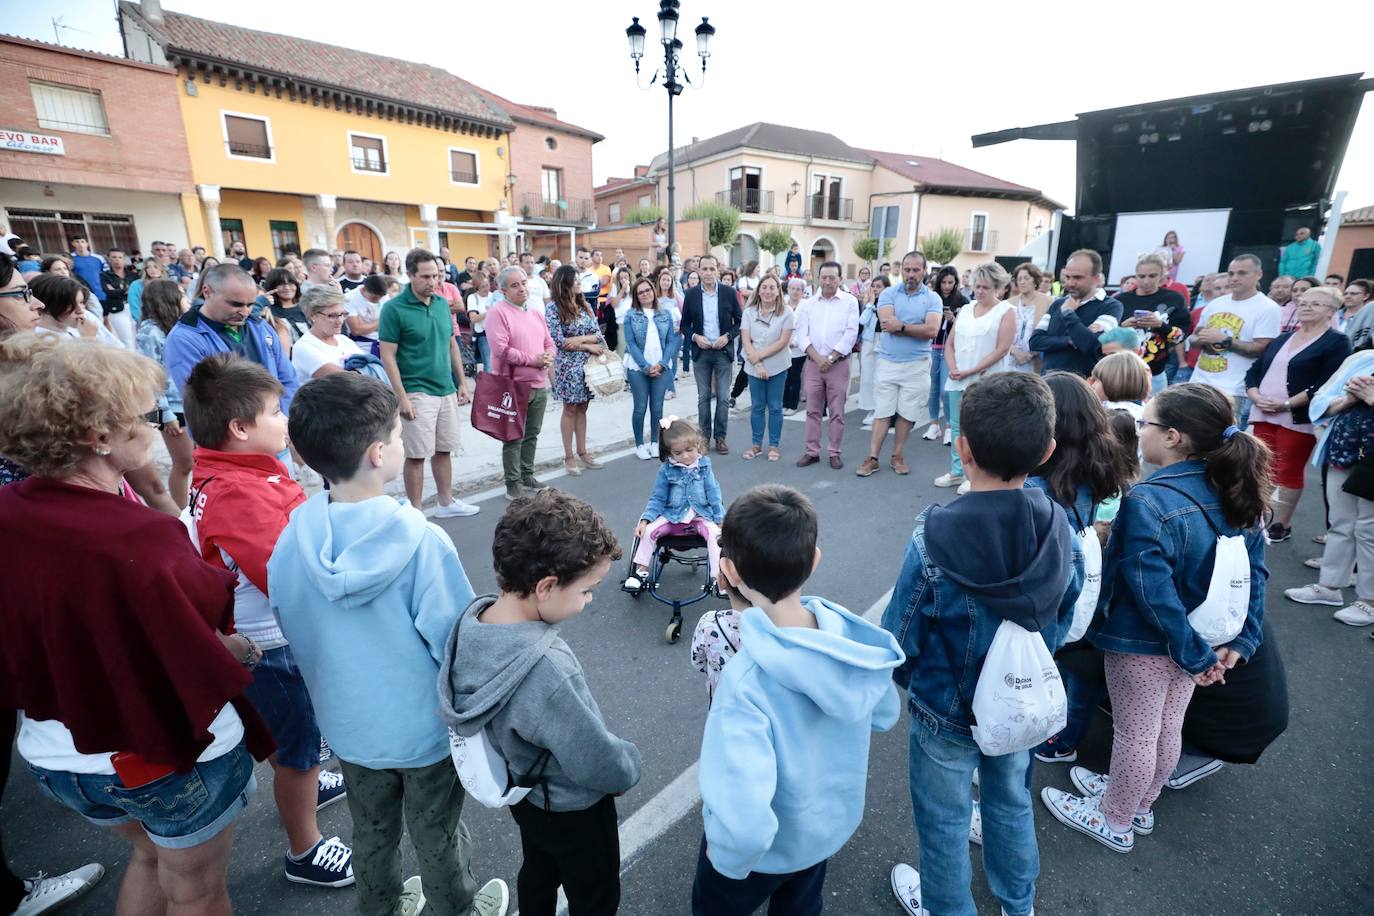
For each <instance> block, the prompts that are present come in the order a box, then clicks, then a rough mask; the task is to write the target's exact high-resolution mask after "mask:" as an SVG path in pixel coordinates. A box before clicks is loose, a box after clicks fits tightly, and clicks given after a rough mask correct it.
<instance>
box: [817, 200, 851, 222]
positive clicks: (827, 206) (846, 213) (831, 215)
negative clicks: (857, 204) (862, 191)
mask: <svg viewBox="0 0 1374 916" xmlns="http://www.w3.org/2000/svg"><path fill="white" fill-rule="evenodd" d="M806 218H807V219H832V220H846V221H847V220H852V219H853V218H854V199H853V198H852V197H831V196H830V195H828V194H809V195H807V198H806Z"/></svg>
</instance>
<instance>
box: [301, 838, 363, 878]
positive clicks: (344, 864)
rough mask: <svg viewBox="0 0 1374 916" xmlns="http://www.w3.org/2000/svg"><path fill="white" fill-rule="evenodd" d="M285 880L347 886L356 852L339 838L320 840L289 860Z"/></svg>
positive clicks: (351, 876)
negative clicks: (300, 854)
mask: <svg viewBox="0 0 1374 916" xmlns="http://www.w3.org/2000/svg"><path fill="white" fill-rule="evenodd" d="M286 880H287V881H294V882H295V883H296V884H313V885H315V886H316V887H348V886H349V885H351V884H352V883H353V881H354V878H353V850H351V849H349V848H348V847H347V846H345V845H344V844H343V841H342V840H340V839H339V838H338V837H336V836H332V837H329V838H328V839H323V838H322V839H321V840H320V841H319V842H318V843H316V844H315V845H314V846H313V847H311V848H310V849H309V850H307V851H306V852H305V854H304V855H302V856H300V857H299V858H296V857H293V856H289V855H288V856H287V857H286Z"/></svg>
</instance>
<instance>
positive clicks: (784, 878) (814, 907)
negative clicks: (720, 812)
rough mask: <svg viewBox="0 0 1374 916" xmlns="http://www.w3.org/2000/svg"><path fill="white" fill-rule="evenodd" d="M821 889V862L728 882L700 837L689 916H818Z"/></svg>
mask: <svg viewBox="0 0 1374 916" xmlns="http://www.w3.org/2000/svg"><path fill="white" fill-rule="evenodd" d="M784 378H786V376H784ZM967 832H968V831H967V825H965V833H967ZM965 842H967V841H965ZM824 886H825V860H824V859H822V860H821V861H820V862H817V863H816V864H815V865H812V866H811V867H810V868H804V869H802V870H801V871H794V872H791V873H789V874H786V875H770V874H765V873H764V872H757V871H756V872H750V873H749V877H747V878H741V879H738V880H736V879H735V878H727V877H725V876H724V875H722V874H721V873H720V872H718V871H716V869H715V867H714V866H712V865H711V860H710V859H708V858H707V857H706V837H704V836H703V837H702V838H701V851H700V852H698V853H697V876H696V879H695V880H694V881H693V882H692V916H749V914H750V913H753V912H755V911H756V910H758V908H759V907H760V906H762V905H763V902H764V901H765V900H766V901H769V903H768V913H769V914H770V916H784V914H785V916H819V914H820V912H821V903H822V898H821V891H822V889H823V888H824Z"/></svg>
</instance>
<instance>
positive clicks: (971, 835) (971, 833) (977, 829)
mask: <svg viewBox="0 0 1374 916" xmlns="http://www.w3.org/2000/svg"><path fill="white" fill-rule="evenodd" d="M968 841H969V842H970V843H972V844H973V845H975V846H982V845H983V806H982V804H981V803H980V802H979V801H978V800H977V799H974V800H973V815H972V816H971V817H970V818H969V823H968Z"/></svg>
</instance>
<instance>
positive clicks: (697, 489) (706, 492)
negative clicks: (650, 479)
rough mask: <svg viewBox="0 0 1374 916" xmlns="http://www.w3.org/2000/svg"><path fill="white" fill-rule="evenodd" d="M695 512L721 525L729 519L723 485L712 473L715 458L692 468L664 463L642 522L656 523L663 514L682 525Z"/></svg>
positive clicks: (705, 458)
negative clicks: (721, 491) (721, 493)
mask: <svg viewBox="0 0 1374 916" xmlns="http://www.w3.org/2000/svg"><path fill="white" fill-rule="evenodd" d="M688 509H691V510H692V511H693V512H695V513H696V514H697V515H700V516H701V517H702V518H704V519H706V520H707V521H711V522H715V523H716V524H717V525H719V524H720V523H721V522H722V521H724V520H725V506H724V505H722V503H721V500H720V484H718V483H716V475H715V474H714V473H713V472H712V471H711V459H710V458H707V457H706V456H705V455H702V456H701V457H700V458H698V459H697V460H696V462H695V463H694V464H693V465H692V466H691V467H689V468H685V467H683V466H682V465H680V464H673V462H671V461H665V462H663V464H662V466H661V467H659V469H658V479H657V480H655V481H654V492H653V493H652V494H650V496H649V504H648V505H647V506H645V507H644V514H643V515H641V516H640V519H641V520H642V521H646V522H652V521H653V520H654V519H656V518H658V517H659V516H660V515H661V516H663V517H664V518H666V519H667V520H668V521H670V522H680V521H682V520H683V519H685V518H686V517H687V510H688Z"/></svg>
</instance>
